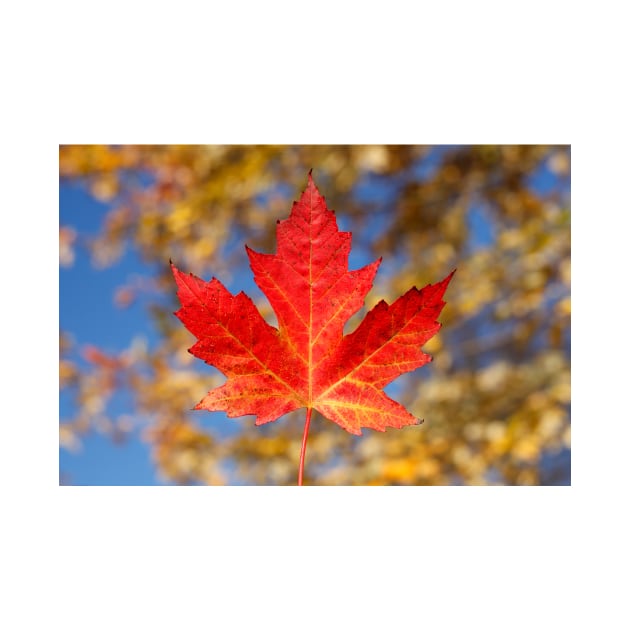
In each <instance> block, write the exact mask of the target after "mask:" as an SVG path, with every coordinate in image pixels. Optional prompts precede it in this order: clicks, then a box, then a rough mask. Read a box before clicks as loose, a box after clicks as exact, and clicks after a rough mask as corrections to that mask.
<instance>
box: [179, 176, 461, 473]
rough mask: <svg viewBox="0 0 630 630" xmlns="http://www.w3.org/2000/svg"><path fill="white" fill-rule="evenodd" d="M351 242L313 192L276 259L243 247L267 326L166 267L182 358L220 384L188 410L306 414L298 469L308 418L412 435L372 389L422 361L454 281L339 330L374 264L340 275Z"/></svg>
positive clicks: (379, 390)
mask: <svg viewBox="0 0 630 630" xmlns="http://www.w3.org/2000/svg"><path fill="white" fill-rule="evenodd" d="M351 239H352V235H351V233H350V232H340V231H339V230H338V228H337V222H336V220H335V215H334V213H333V212H331V211H330V210H329V209H328V208H327V207H326V203H325V200H324V197H322V196H321V195H320V194H319V191H318V190H317V187H316V186H315V184H314V183H313V179H312V177H311V174H310V173H309V176H308V186H307V188H306V190H305V191H304V192H303V193H302V196H301V197H300V200H299V201H298V202H295V203H294V204H293V207H292V210H291V215H290V216H289V218H288V219H286V220H284V221H279V222H278V226H277V240H278V252H277V254H260V253H258V252H255V251H252V250H251V249H249V248H248V247H246V250H247V254H248V256H249V260H250V265H251V268H252V271H253V272H254V279H255V281H256V284H257V285H258V286H259V287H260V289H261V290H262V291H263V293H264V294H265V295H266V296H267V298H268V300H269V302H270V303H271V306H272V307H273V310H274V311H275V313H276V316H277V318H278V328H277V329H276V328H274V327H273V326H270V325H269V324H268V323H267V322H266V321H265V320H264V319H263V317H262V316H261V314H260V313H259V311H258V309H257V308H256V307H255V306H254V303H253V302H252V300H251V299H250V298H249V297H248V296H247V295H245V294H244V293H243V292H241V293H239V294H238V295H232V294H231V293H230V292H229V291H228V290H227V289H226V288H225V287H224V286H223V285H222V284H221V282H220V281H219V280H217V279H216V278H212V280H211V281H210V282H204V281H203V280H201V279H200V278H197V277H196V276H194V275H193V274H185V273H182V272H181V271H179V269H177V267H175V265H173V264H172V263H171V267H172V270H173V274H174V276H175V280H176V282H177V286H178V292H177V295H178V297H179V300H180V302H181V305H182V307H181V309H179V310H178V311H177V312H176V313H175V315H177V317H179V319H180V320H181V321H182V323H183V324H184V326H186V328H187V329H188V330H189V331H190V332H191V333H192V334H193V335H195V337H197V339H198V341H197V343H195V345H194V346H192V348H190V350H189V352H191V353H192V354H193V355H194V356H196V357H199V358H200V359H203V360H204V361H205V362H206V363H209V364H210V365H213V366H215V367H216V368H218V369H219V370H221V372H223V374H225V376H227V382H226V383H225V384H224V385H222V386H221V387H218V388H216V389H214V390H212V391H210V392H209V393H208V395H207V396H206V397H205V398H204V399H203V400H202V401H201V402H200V403H199V404H197V405H196V407H195V409H207V410H209V411H225V412H227V415H228V416H230V417H238V416H243V415H248V414H253V415H255V416H256V424H264V423H266V422H272V421H274V420H277V419H278V418H279V417H280V416H282V415H284V414H286V413H288V412H289V411H293V410H294V409H300V408H302V407H306V409H307V419H306V425H305V430H304V440H303V444H302V455H301V460H300V472H299V483H300V484H301V482H302V469H303V463H304V451H305V447H306V436H307V433H308V426H309V423H310V418H311V413H312V410H313V409H317V410H318V411H319V412H320V413H321V414H322V415H323V416H324V417H326V418H328V419H329V420H332V421H333V422H335V423H337V424H338V425H339V426H340V427H342V428H344V429H345V430H346V431H349V432H350V433H354V434H356V435H360V434H361V428H362V427H367V428H370V429H375V430H377V431H384V430H385V428H386V427H396V428H400V427H403V426H406V425H413V424H419V423H420V422H422V421H419V420H418V419H417V418H415V417H414V416H412V415H411V414H410V413H409V412H408V411H407V410H406V409H405V408H404V407H403V406H402V405H400V404H399V403H397V402H396V401H394V400H392V399H391V398H390V397H389V396H387V394H385V392H383V387H385V386H386V385H387V384H388V383H390V382H391V381H393V380H394V379H395V378H396V377H397V376H399V375H400V374H402V373H404V372H408V371H410V370H414V369H415V368H418V367H420V366H421V365H424V364H425V363H427V362H429V361H430V360H431V357H430V356H429V355H427V354H425V353H424V352H422V350H421V346H422V345H423V344H424V343H426V342H427V341H428V340H429V339H430V338H431V337H432V336H433V335H435V334H436V333H437V331H438V330H439V329H440V324H439V323H438V322H437V317H438V315H439V314H440V311H441V310H442V308H443V306H444V304H445V302H444V301H443V300H442V297H443V295H444V292H445V291H446V287H447V286H448V283H449V282H450V280H451V278H452V276H453V273H455V272H454V271H453V272H451V273H450V274H449V275H448V276H447V277H446V278H444V280H442V281H441V282H438V283H437V284H434V285H427V286H426V287H424V288H423V289H421V290H418V289H416V288H415V287H413V288H411V289H410V290H409V291H407V293H405V294H404V295H403V296H402V297H400V298H398V299H397V300H396V301H395V302H393V303H392V304H387V302H385V301H384V300H381V301H380V302H379V303H378V304H377V305H376V306H375V307H374V308H373V309H372V310H371V311H370V312H369V313H368V314H367V315H366V317H365V319H364V320H363V321H362V322H361V324H360V325H359V326H358V327H357V329H356V330H355V331H354V332H353V333H351V334H349V335H346V336H344V335H343V327H344V324H345V323H346V322H347V321H348V319H349V318H350V317H351V316H352V315H353V314H354V313H356V312H357V311H358V310H359V309H360V308H361V307H362V306H363V304H364V299H365V296H366V295H367V293H368V291H369V290H370V289H371V288H372V283H373V280H374V276H375V274H376V271H377V269H378V266H379V265H380V263H381V259H379V260H376V261H374V262H373V263H371V264H369V265H367V266H365V267H363V268H362V269H358V270H356V271H349V270H348V255H349V253H350V246H351Z"/></svg>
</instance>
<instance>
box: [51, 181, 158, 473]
mask: <svg viewBox="0 0 630 630" xmlns="http://www.w3.org/2000/svg"><path fill="white" fill-rule="evenodd" d="M107 209H108V206H107V205H106V204H103V203H100V202H98V201H96V200H95V199H94V198H93V197H92V196H91V195H90V194H89V193H88V192H87V191H86V190H85V189H84V188H83V187H82V186H80V185H78V184H76V183H71V184H68V183H60V187H59V222H60V225H62V226H72V227H73V228H75V229H76V231H77V232H78V234H79V239H81V238H84V237H90V236H96V235H97V234H98V233H99V231H100V229H101V224H102V221H103V219H104V216H105V212H106V211H107ZM75 256H76V258H75V262H74V264H73V265H72V266H71V267H60V270H59V322H60V327H61V329H62V330H63V331H68V332H70V333H71V335H72V338H73V341H74V342H75V343H76V344H77V345H78V346H83V345H85V344H93V345H95V346H97V347H99V348H102V349H103V350H105V351H112V352H116V351H120V350H122V349H124V348H126V347H128V346H129V344H130V343H131V341H132V340H133V339H134V338H135V337H137V336H139V335H140V336H142V337H144V338H145V339H146V340H147V342H148V343H152V342H154V341H155V340H156V336H155V332H154V331H153V330H152V328H151V320H150V319H149V318H147V316H146V313H145V311H144V308H143V306H142V304H141V303H139V304H134V305H132V306H130V307H129V308H126V309H120V308H118V307H117V306H116V305H115V304H114V301H113V296H114V291H115V289H116V288H117V287H119V286H121V285H123V284H125V283H126V282H127V281H128V280H129V277H130V275H132V274H136V273H142V272H143V271H146V272H149V271H150V268H149V266H148V265H146V263H144V262H143V261H142V260H140V259H139V257H138V256H137V255H136V254H135V252H133V251H129V252H127V253H126V254H125V256H124V257H123V258H122V259H121V260H120V261H119V262H118V263H116V264H115V265H113V266H112V267H108V268H105V269H99V270H98V271H96V270H95V269H94V267H93V265H92V263H91V261H90V257H89V255H88V252H87V250H86V249H85V248H84V247H81V246H78V247H76V248H75ZM79 360H80V359H79ZM128 410H129V408H128V407H127V405H126V401H125V400H124V398H122V399H121V397H116V398H115V399H114V400H113V402H112V411H113V412H114V413H124V412H125V411H128ZM73 413H74V410H73V405H72V403H71V400H70V397H69V396H68V395H67V392H65V391H62V392H61V395H60V399H59V415H60V418H61V420H63V419H64V418H69V417H71V416H72V415H73ZM59 468H60V481H61V482H62V483H72V484H76V485H155V484H157V483H159V481H158V480H157V479H156V475H155V467H154V465H153V463H152V462H151V459H150V452H149V449H148V448H147V446H146V444H145V443H144V442H143V441H142V440H140V439H138V436H137V435H132V436H131V439H130V440H128V442H127V443H125V444H123V445H117V444H114V443H113V442H112V440H111V439H109V438H108V437H106V436H103V435H100V434H98V433H91V434H88V435H86V436H85V437H84V438H83V439H82V448H81V450H80V451H79V452H78V453H70V452H68V451H67V450H66V449H64V448H61V449H60V450H59Z"/></svg>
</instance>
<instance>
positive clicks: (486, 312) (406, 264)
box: [59, 145, 571, 485]
mask: <svg viewBox="0 0 630 630" xmlns="http://www.w3.org/2000/svg"><path fill="white" fill-rule="evenodd" d="M311 168H312V169H313V177H314V179H315V182H316V184H317V186H318V188H319V189H320V192H321V193H322V194H323V195H324V196H325V197H326V200H327V203H328V206H329V207H330V208H331V209H333V210H334V211H335V212H336V214H337V222H338V224H339V226H340V228H341V229H343V230H350V231H352V233H353V250H352V254H351V257H350V267H351V268H357V267H359V266H361V265H363V264H366V263H367V262H370V261H371V260H374V259H375V258H378V257H379V256H382V257H383V263H382V265H381V267H380V269H379V272H378V275H377V278H376V281H375V286H374V288H373V290H372V291H371V293H370V294H369V296H368V299H367V301H366V309H369V308H371V307H372V306H373V305H374V304H375V303H376V302H377V301H378V300H380V299H383V298H384V299H387V300H388V301H391V300H393V299H395V298H396V297H398V296H399V295H400V294H402V293H404V292H405V291H406V290H408V289H409V288H410V287H411V286H412V285H416V286H417V287H419V288H420V287H421V286H424V285H425V284H427V283H433V282H436V281H438V280H440V279H442V278H443V277H444V276H445V275H446V274H447V273H449V272H450V271H451V270H452V269H453V268H457V273H456V275H455V277H454V279H453V281H452V282H451V285H450V286H449V289H448V291H447V294H446V297H445V299H446V301H447V305H446V307H445V308H444V310H443V312H442V315H441V317H440V321H441V322H442V323H443V328H442V330H441V331H440V333H439V334H438V335H437V336H436V337H435V338H433V339H432V340H431V341H430V342H429V343H428V344H427V345H426V346H425V349H426V351H428V352H429V353H430V354H432V355H433V357H434V360H433V362H432V363H430V364H428V365H426V366H424V367H422V368H421V369H419V370H416V371H414V372H412V373H410V374H408V375H405V376H403V377H401V378H399V379H398V380H397V381H395V382H394V383H392V385H390V386H389V387H388V388H387V392H388V393H389V394H390V395H391V396H392V397H394V398H396V399H397V400H399V401H400V402H401V403H403V404H404V405H405V406H406V407H407V408H408V409H409V410H410V411H411V412H412V413H413V414H414V415H416V416H418V417H420V418H424V419H425V422H424V424H422V425H420V426H418V427H408V428H405V429H402V430H396V429H389V430H387V431H386V432H385V433H378V432H373V431H370V430H369V429H365V430H364V434H363V435H362V436H352V435H350V434H348V433H346V432H345V431H343V430H342V429H340V428H339V427H338V426H336V425H335V424H333V423H331V422H329V421H327V420H325V419H323V418H322V417H321V416H319V415H317V413H316V412H315V413H314V416H313V422H312V424H311V430H310V434H309V442H308V449H307V457H306V469H305V481H306V483H307V484H324V485H327V484H331V485H339V484H343V485H401V484H411V485H462V484H464V485H493V484H498V485H562V484H570V479H571V475H570V470H571V457H570V401H571V390H570V345H571V329H570V314H571V304H570V246H571V243H570V183H571V182H570V148H569V147H568V146H539V145H519V146H405V145H395V146H359V145H352V146H323V145H316V146H170V145H169V146H166V145H164V146H149V145H143V146H88V145H75V146H61V147H60V149H59V169H60V194H59V197H60V198H59V203H60V226H59V227H60V229H59V262H60V328H61V330H60V364H59V369H60V372H59V380H60V425H59V434H60V483H61V484H78V485H104V484H107V485H156V484H273V485H284V484H295V483H296V477H297V467H298V460H299V451H300V442H301V438H302V430H303V424H304V410H301V411H298V412H294V413H292V414H288V415H287V416H285V417H283V418H281V419H280V420H278V421H276V422H273V423H270V424H267V425H263V426H261V427H255V426H254V424H253V419H252V417H243V418H238V419H228V418H227V417H226V416H225V415H224V414H222V413H208V412H204V411H192V410H191V408H192V407H193V406H194V405H195V404H196V403H197V402H198V401H199V400H200V399H201V398H202V397H203V396H204V395H205V393H206V392H207V391H208V390H209V389H210V388H212V387H215V386H217V385H218V384H220V383H221V382H222V381H223V377H222V376H221V375H220V374H219V373H218V372H217V371H216V370H215V369H213V368H212V367H210V366H207V365H205V364H204V363H203V362H202V361H200V360H197V359H194V357H192V356H191V355H190V354H189V353H188V352H187V348H189V347H190V346H191V345H192V343H193V338H192V335H190V333H188V332H187V331H186V330H185V329H184V327H183V326H182V325H181V323H180V322H179V321H178V320H177V319H176V318H175V317H174V316H173V314H172V313H173V311H175V310H176V309H177V308H178V303H177V299H176V295H175V286H174V281H173V279H172V276H171V273H170V269H169V259H172V260H173V261H174V262H175V263H176V264H177V265H178V267H179V268H180V269H182V270H186V271H192V272H193V273H195V274H197V275H199V276H201V277H203V278H204V279H209V278H210V277H212V276H216V277H218V278H219V279H220V280H221V281H222V282H223V283H224V284H225V285H226V286H227V287H228V288H229V289H230V290H231V291H233V292H238V291H240V290H244V291H246V292H247V293H249V294H250V295H251V296H252V298H253V299H254V301H255V302H256V303H257V304H258V305H259V308H260V310H261V312H263V314H264V315H265V316H266V317H267V318H268V320H269V321H270V322H271V323H275V320H274V316H273V313H272V312H271V310H270V308H269V306H268V304H267V302H266V300H265V298H264V296H263V295H262V293H261V292H260V291H259V290H258V288H257V287H256V285H255V284H254V283H253V281H252V275H251V271H250V270H249V267H248V263H247V257H246V254H245V249H244V245H245V243H247V244H248V245H249V246H250V247H252V248H253V249H256V250H258V251H263V252H272V251H275V225H276V220H277V219H281V218H285V217H286V216H288V214H289V211H290V207H291V203H292V201H293V200H295V199H297V198H298V197H299V195H300V193H301V192H302V190H303V189H304V187H305V186H306V178H307V173H308V171H309V170H310V169H311ZM365 312H366V310H365V309H364V310H363V311H361V312H360V313H358V314H357V316H355V317H354V318H352V320H351V321H350V322H349V323H348V326H347V331H350V330H352V329H353V328H354V326H356V324H357V323H358V321H360V319H361V318H362V317H363V316H364V315H365Z"/></svg>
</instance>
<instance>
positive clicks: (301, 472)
mask: <svg viewBox="0 0 630 630" xmlns="http://www.w3.org/2000/svg"><path fill="white" fill-rule="evenodd" d="M312 413H313V408H312V407H309V408H308V409H307V410H306V422H305V423H304V435H303V436H302V450H301V451H300V468H299V470H298V486H301V485H303V484H302V479H303V477H304V455H306V440H307V438H308V428H309V426H310V425H311V414H312Z"/></svg>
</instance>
